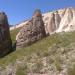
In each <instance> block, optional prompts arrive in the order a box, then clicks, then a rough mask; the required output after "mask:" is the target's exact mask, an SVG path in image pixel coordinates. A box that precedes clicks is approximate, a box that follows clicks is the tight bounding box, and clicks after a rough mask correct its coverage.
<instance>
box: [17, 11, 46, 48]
mask: <svg viewBox="0 0 75 75" xmlns="http://www.w3.org/2000/svg"><path fill="white" fill-rule="evenodd" d="M45 36H46V32H45V28H44V22H43V20H42V15H41V11H40V10H36V11H35V13H34V15H33V17H32V19H31V20H30V21H28V23H27V24H26V25H24V27H23V28H22V29H21V30H20V32H19V33H18V34H17V36H16V47H17V48H22V47H26V46H28V45H31V44H32V43H34V42H36V41H37V40H40V39H42V38H44V37H45Z"/></svg>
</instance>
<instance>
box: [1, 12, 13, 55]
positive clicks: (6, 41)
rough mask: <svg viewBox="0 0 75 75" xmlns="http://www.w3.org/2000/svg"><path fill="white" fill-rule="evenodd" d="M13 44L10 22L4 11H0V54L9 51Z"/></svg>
mask: <svg viewBox="0 0 75 75" xmlns="http://www.w3.org/2000/svg"><path fill="white" fill-rule="evenodd" d="M11 46H12V42H11V38H10V32H9V24H8V20H7V16H6V14H5V13H4V12H1V13H0V56H3V55H4V54H6V53H8V52H9V50H10V48H11Z"/></svg>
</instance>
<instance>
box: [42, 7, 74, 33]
mask: <svg viewBox="0 0 75 75" xmlns="http://www.w3.org/2000/svg"><path fill="white" fill-rule="evenodd" d="M43 21H44V23H45V29H46V32H47V33H49V34H51V33H54V32H56V33H58V32H62V31H65V32H68V31H73V30H75V8H65V9H60V10H57V11H53V12H48V13H45V14H43Z"/></svg>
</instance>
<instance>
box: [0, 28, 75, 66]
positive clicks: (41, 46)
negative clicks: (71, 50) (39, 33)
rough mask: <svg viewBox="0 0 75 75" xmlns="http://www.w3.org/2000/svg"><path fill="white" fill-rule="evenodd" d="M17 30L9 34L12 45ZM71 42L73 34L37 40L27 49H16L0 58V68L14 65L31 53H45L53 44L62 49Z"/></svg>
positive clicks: (74, 38)
mask: <svg viewBox="0 0 75 75" xmlns="http://www.w3.org/2000/svg"><path fill="white" fill-rule="evenodd" d="M19 30H20V29H17V30H14V31H11V32H10V33H11V38H12V41H13V43H14V42H15V37H16V35H17V33H18V32H19ZM73 42H75V32H69V33H63V34H61V33H60V34H53V35H51V36H48V37H46V38H44V39H42V40H39V41H38V42H36V43H34V44H32V45H31V46H29V47H26V48H22V49H17V50H16V51H14V52H12V53H10V54H9V55H7V56H5V57H4V58H0V66H2V67H5V66H6V65H8V64H9V63H15V61H16V59H20V58H22V57H24V56H30V55H31V54H32V53H39V52H40V53H46V52H47V50H48V48H49V47H50V46H52V45H53V44H59V45H61V46H63V47H66V46H68V45H69V44H70V43H73Z"/></svg>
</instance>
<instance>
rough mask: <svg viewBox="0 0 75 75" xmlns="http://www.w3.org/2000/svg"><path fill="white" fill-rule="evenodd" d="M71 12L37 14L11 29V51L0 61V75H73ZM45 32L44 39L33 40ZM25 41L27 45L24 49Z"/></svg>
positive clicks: (74, 44)
mask: <svg viewBox="0 0 75 75" xmlns="http://www.w3.org/2000/svg"><path fill="white" fill-rule="evenodd" d="M74 12H75V9H74V8H66V9H60V10H57V11H53V12H48V13H46V14H43V15H41V14H40V13H39V11H38V12H35V13H36V14H34V15H33V16H32V18H31V20H29V21H26V22H23V23H20V24H19V25H16V26H15V27H12V28H11V29H10V36H11V40H12V50H11V52H10V53H9V54H7V55H6V56H4V57H3V58H0V75H75V22H74V17H75V13H74ZM42 17H43V20H42ZM43 21H44V23H43ZM44 25H45V28H44ZM43 29H44V30H43ZM41 30H42V31H41ZM45 30H46V33H47V34H49V35H48V36H44V37H42V36H41V35H39V36H37V35H38V34H41V33H42V34H46V33H44V32H45ZM18 34H19V35H18ZM35 34H36V35H35ZM47 34H46V35H47ZM31 36H32V37H31ZM35 36H36V38H35ZM33 37H34V38H33ZM37 37H38V38H39V39H38V40H37ZM18 39H19V40H18ZM33 40H36V41H34V42H35V43H34V42H33ZM3 41H4V40H3ZM18 41H19V42H18ZM24 41H25V42H26V43H23V42H24ZM28 41H29V42H30V44H29V45H28V46H25V44H27V42H28ZM31 41H32V42H31ZM17 43H23V44H24V47H23V46H22V47H18V46H17V45H15V44H17ZM21 45H22V44H21ZM19 46H20V45H19ZM4 50H5V49H4ZM8 50H9V49H8Z"/></svg>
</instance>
